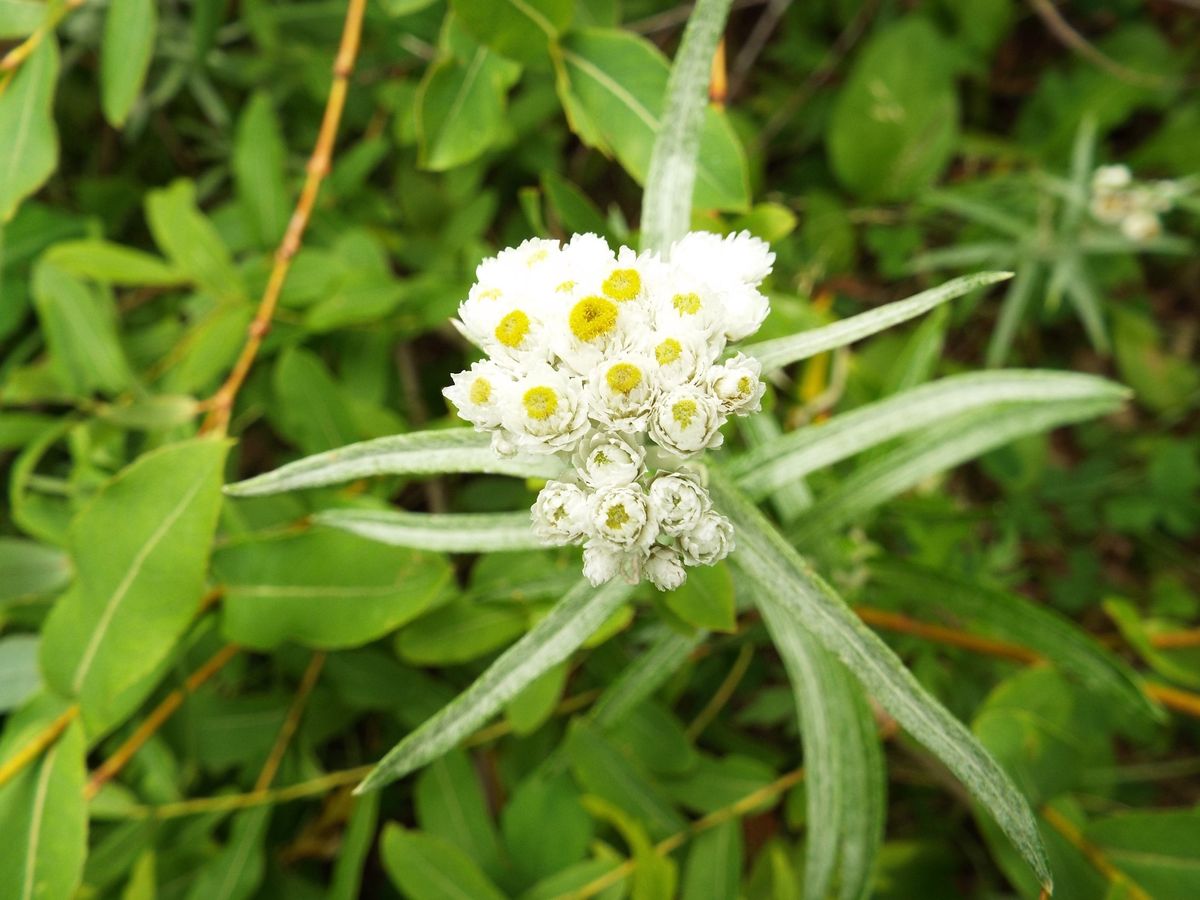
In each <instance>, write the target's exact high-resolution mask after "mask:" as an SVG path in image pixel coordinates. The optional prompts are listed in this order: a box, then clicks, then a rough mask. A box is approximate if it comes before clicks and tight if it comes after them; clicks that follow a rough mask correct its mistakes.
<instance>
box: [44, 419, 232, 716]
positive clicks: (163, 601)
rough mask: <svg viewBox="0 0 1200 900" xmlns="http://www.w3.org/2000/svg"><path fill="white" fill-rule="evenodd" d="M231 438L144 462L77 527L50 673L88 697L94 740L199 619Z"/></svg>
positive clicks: (140, 694) (183, 446) (49, 637)
mask: <svg viewBox="0 0 1200 900" xmlns="http://www.w3.org/2000/svg"><path fill="white" fill-rule="evenodd" d="M228 449H229V447H228V444H227V443H226V442H223V441H216V440H207V439H196V440H190V441H184V442H182V443H178V444H171V445H169V446H166V447H162V448H160V449H158V450H153V451H151V452H150V453H147V454H145V455H144V456H142V457H140V458H139V459H138V460H136V461H135V462H134V463H132V464H131V465H129V466H128V467H126V468H125V469H123V470H122V471H121V472H120V473H119V474H118V475H117V476H116V477H115V478H114V479H113V480H111V481H109V482H108V483H107V484H105V485H104V486H103V487H102V488H101V489H100V491H99V492H98V493H97V494H96V496H95V497H94V498H93V499H92V501H91V502H90V503H89V504H88V505H87V506H86V507H84V509H83V510H82V511H81V512H80V513H79V514H78V515H77V516H76V517H75V519H74V520H73V521H72V523H71V529H70V535H69V539H70V548H71V556H72V558H73V559H74V562H75V568H76V572H77V578H76V581H75V583H74V584H73V585H72V587H71V588H70V590H68V592H67V593H66V594H64V595H63V597H62V598H60V599H59V600H58V602H57V603H56V604H55V606H54V609H53V611H52V612H51V614H50V618H49V619H48V620H47V622H46V627H45V631H44V633H43V640H42V667H43V670H44V672H45V675H46V681H47V683H49V684H50V686H51V687H53V688H54V689H55V690H56V691H58V692H59V693H61V694H63V695H64V696H67V697H75V698H77V699H78V700H79V703H80V706H81V707H82V709H83V721H84V723H85V724H86V726H87V729H88V733H89V735H90V736H97V735H99V734H102V733H104V732H105V731H107V730H108V729H110V728H111V727H112V726H113V725H116V724H117V723H118V722H120V721H121V720H122V719H123V718H124V717H125V716H126V715H128V714H129V713H130V712H131V711H132V710H133V709H135V708H136V707H137V705H138V704H139V703H140V702H141V701H142V700H143V699H144V697H145V694H146V693H148V692H149V691H150V690H151V689H152V688H153V684H149V683H146V682H145V681H144V679H145V678H146V677H147V676H149V675H150V674H152V673H153V672H154V671H155V670H156V668H157V667H158V666H159V665H160V664H161V663H162V662H163V661H164V660H165V659H166V658H167V657H168V656H169V655H170V653H171V651H172V649H173V648H174V645H175V642H176V641H177V640H178V639H179V638H180V637H181V636H182V634H183V632H184V631H185V630H186V628H187V626H188V624H189V623H190V622H191V621H192V618H193V617H194V616H195V614H196V610H197V607H198V605H199V602H200V598H201V595H202V594H203V591H204V572H205V568H206V565H207V562H208V552H209V545H210V544H211V542H212V536H213V530H214V528H215V527H216V519H217V509H218V507H219V505H220V502H221V493H220V485H221V468H222V464H223V462H224V459H225V454H226V452H227V451H228Z"/></svg>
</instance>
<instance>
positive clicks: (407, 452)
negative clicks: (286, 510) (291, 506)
mask: <svg viewBox="0 0 1200 900" xmlns="http://www.w3.org/2000/svg"><path fill="white" fill-rule="evenodd" d="M560 469H561V463H559V461H558V460H557V459H555V458H554V457H550V456H534V455H529V454H518V455H517V456H514V457H512V458H509V459H501V458H500V457H498V456H497V455H496V453H495V451H493V450H492V444H491V439H490V438H489V437H488V435H486V434H480V433H479V432H477V431H474V430H472V429H469V428H454V429H447V430H445V431H417V432H413V433H411V434H398V435H395V436H393V437H384V438H377V439H375V440H373V441H363V442H362V443H359V444H351V445H350V446H348V447H339V448H338V449H336V450H330V451H329V452H327V453H318V454H316V455H315V456H309V457H306V458H305V459H300V460H297V461H296V462H292V463H288V464H287V465H285V466H281V467H280V468H278V469H276V470H275V471H273V472H268V473H266V474H264V475H259V476H257V477H255V478H250V479H247V480H246V481H240V482H238V483H236V484H231V485H228V486H227V487H226V488H225V493H227V494H229V495H230V496H233V497H256V496H261V495H263V494H278V493H281V492H283V491H295V490H299V489H300V488H310V487H322V486H324V485H327V484H338V483H339V482H343V481H352V480H353V479H356V478H366V477H369V476H371V475H440V474H443V473H450V472H484V473H490V474H493V475H514V476H517V477H519V478H526V477H529V478H539V477H540V478H552V477H553V476H554V475H555V474H556V473H557V472H558V471H559V470H560Z"/></svg>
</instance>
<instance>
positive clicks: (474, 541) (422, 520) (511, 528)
mask: <svg viewBox="0 0 1200 900" xmlns="http://www.w3.org/2000/svg"><path fill="white" fill-rule="evenodd" d="M314 521H315V522H317V523H319V524H321V525H328V526H330V527H332V528H338V529H341V530H342V531H348V532H350V533H351V534H357V535H359V536H360V537H365V538H369V539H370V540H372V541H379V542H380V543H384V544H392V545H394V546H398V547H416V548H418V549H422V550H441V551H445V552H448V553H487V552H490V551H497V550H530V549H535V548H537V547H540V546H542V544H541V542H540V541H539V540H538V539H537V537H536V536H535V535H534V533H533V530H532V528H531V527H530V524H529V513H527V512H513V513H414V512H406V511H404V510H381V509H331V510H327V511H325V512H322V513H318V514H317V515H316V516H315V517H314Z"/></svg>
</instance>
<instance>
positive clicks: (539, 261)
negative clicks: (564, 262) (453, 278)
mask: <svg viewBox="0 0 1200 900" xmlns="http://www.w3.org/2000/svg"><path fill="white" fill-rule="evenodd" d="M558 253H559V244H558V241H552V240H548V239H546V238H529V239H528V240H525V241H522V242H521V244H520V245H519V246H517V247H509V248H508V249H506V250H501V251H500V252H499V253H497V254H496V255H495V256H491V257H488V258H487V259H485V260H484V261H483V262H481V263H480V264H479V265H478V267H476V269H475V278H476V280H477V281H479V282H480V283H482V284H508V285H513V286H515V285H517V284H520V283H521V281H522V280H524V279H525V278H526V277H527V276H529V275H530V274H531V273H534V272H538V271H540V270H542V269H548V268H549V267H550V266H551V265H552V263H553V262H554V260H555V258H556V257H557V256H558Z"/></svg>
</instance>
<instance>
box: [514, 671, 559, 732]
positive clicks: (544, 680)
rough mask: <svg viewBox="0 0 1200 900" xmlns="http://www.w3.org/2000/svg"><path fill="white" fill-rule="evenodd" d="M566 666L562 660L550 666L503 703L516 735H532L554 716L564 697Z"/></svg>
mask: <svg viewBox="0 0 1200 900" xmlns="http://www.w3.org/2000/svg"><path fill="white" fill-rule="evenodd" d="M567 674H568V673H567V666H566V664H565V663H559V664H558V665H557V666H554V667H553V668H551V669H547V670H546V671H545V672H543V673H542V674H541V675H539V676H538V677H537V678H535V679H533V681H531V682H529V684H527V685H525V687H524V688H522V689H521V692H520V693H519V694H517V696H515V697H513V698H512V699H511V700H509V701H508V703H506V704H505V706H504V715H505V717H506V718H507V719H508V723H509V724H510V725H511V726H512V730H513V734H516V735H521V736H524V735H527V734H533V733H534V732H535V731H537V730H538V729H539V728H541V727H542V725H544V724H545V723H546V721H547V720H548V719H549V718H550V717H551V716H552V715H554V708H555V707H556V706H557V705H558V701H559V699H560V698H561V697H562V694H563V688H564V687H565V686H566V683H567Z"/></svg>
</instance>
